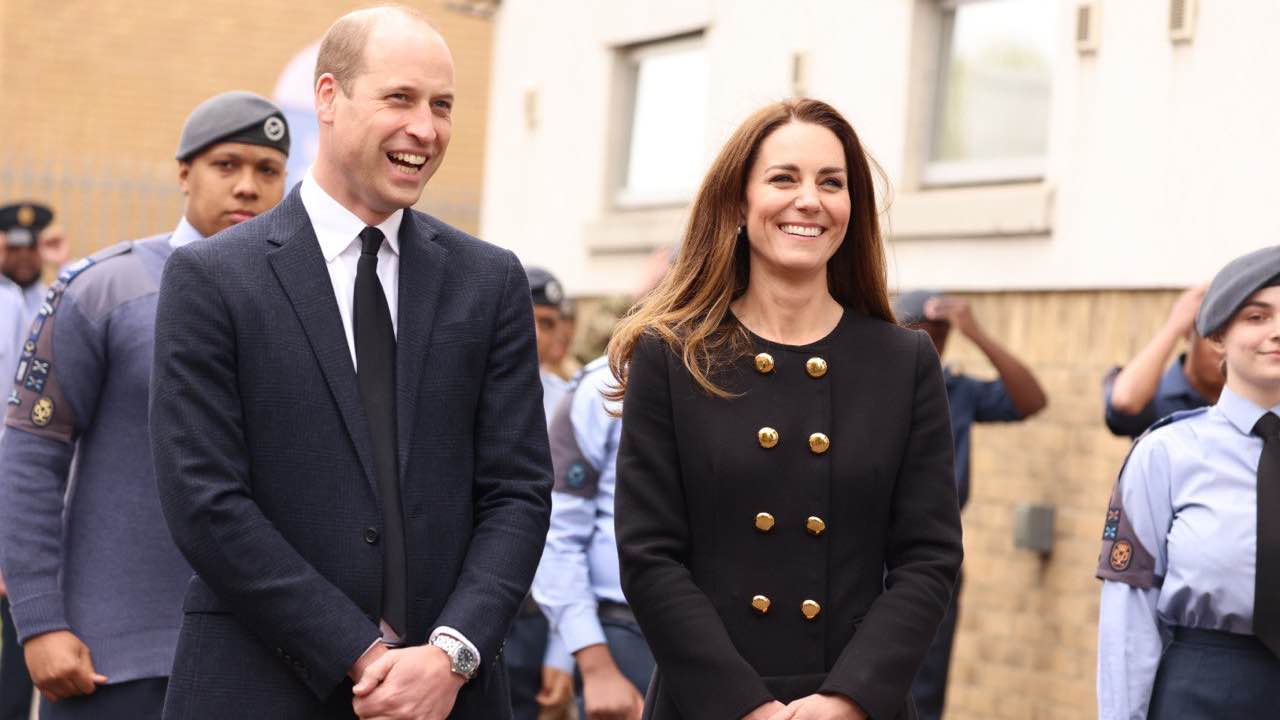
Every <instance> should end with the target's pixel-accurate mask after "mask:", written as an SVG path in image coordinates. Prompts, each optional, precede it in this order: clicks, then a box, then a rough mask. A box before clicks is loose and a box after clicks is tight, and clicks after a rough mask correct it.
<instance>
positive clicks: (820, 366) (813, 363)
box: [804, 357, 827, 378]
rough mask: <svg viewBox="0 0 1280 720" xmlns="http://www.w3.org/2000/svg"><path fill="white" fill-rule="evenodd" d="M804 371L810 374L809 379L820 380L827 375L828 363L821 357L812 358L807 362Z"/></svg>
mask: <svg viewBox="0 0 1280 720" xmlns="http://www.w3.org/2000/svg"><path fill="white" fill-rule="evenodd" d="M804 370H805V372H807V373H809V377H811V378H820V377H822V376H823V375H826V374H827V361H826V360H823V359H822V358H820V357H811V358H809V360H808V361H807V362H805V364H804Z"/></svg>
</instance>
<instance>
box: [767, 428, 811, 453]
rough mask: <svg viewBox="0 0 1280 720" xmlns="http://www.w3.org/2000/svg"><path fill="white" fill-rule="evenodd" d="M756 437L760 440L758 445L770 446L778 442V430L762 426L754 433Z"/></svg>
mask: <svg viewBox="0 0 1280 720" xmlns="http://www.w3.org/2000/svg"><path fill="white" fill-rule="evenodd" d="M756 439H757V440H759V441H760V447H762V448H766V449H767V448H771V447H773V446H774V445H777V444H778V431H777V430H774V429H773V428H771V427H762V428H760V430H759V431H758V432H757V433H756ZM810 442H812V441H810Z"/></svg>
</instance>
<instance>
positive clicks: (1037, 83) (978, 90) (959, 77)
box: [924, 0, 1058, 185]
mask: <svg viewBox="0 0 1280 720" xmlns="http://www.w3.org/2000/svg"><path fill="white" fill-rule="evenodd" d="M1057 6H1058V3H1057V2H1055V1H1054V0H944V1H943V15H942V25H941V43H942V45H941V48H940V50H941V52H940V53H939V58H940V63H941V65H940V68H939V73H938V84H937V88H936V95H935V98H934V109H933V125H932V133H931V137H930V143H929V153H928V162H927V163H926V167H925V171H924V182H925V184H933V185H938V184H959V183H982V182H999V181H1008V180H1032V179H1036V178H1039V177H1042V176H1043V175H1044V168H1045V154H1046V149H1047V146H1048V136H1049V100H1050V89H1051V81H1052V75H1053V58H1054V49H1055V47H1056V43H1055V38H1054V35H1055V30H1056V27H1055V26H1056V22H1055V20H1056V13H1057Z"/></svg>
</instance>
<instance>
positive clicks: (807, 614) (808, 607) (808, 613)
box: [800, 600, 822, 620]
mask: <svg viewBox="0 0 1280 720" xmlns="http://www.w3.org/2000/svg"><path fill="white" fill-rule="evenodd" d="M800 612H801V613H803V614H804V619H805V620H813V619H815V618H817V617H818V613H821V612H822V606H821V605H819V604H818V603H817V601H815V600H805V601H804V602H802V603H800Z"/></svg>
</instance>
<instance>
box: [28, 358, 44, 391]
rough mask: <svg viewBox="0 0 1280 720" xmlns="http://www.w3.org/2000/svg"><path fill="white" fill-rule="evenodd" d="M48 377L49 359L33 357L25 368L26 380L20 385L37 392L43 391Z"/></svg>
mask: <svg viewBox="0 0 1280 720" xmlns="http://www.w3.org/2000/svg"><path fill="white" fill-rule="evenodd" d="M48 379H49V361H48V360H41V359H40V358H33V359H32V360H31V366H30V367H29V368H27V380H26V382H24V383H22V387H24V388H26V389H28V390H31V391H34V392H37V393H42V392H44V384H45V381H47V380H48Z"/></svg>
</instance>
